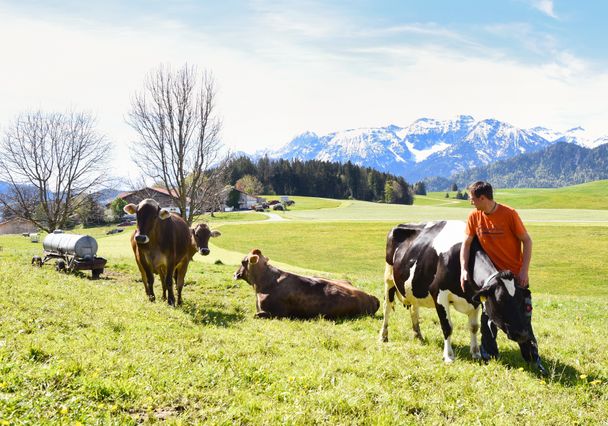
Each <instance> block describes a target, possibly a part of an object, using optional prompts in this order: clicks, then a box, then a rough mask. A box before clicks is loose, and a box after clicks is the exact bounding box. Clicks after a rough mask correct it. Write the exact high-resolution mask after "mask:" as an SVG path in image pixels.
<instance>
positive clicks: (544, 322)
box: [0, 200, 608, 425]
mask: <svg viewBox="0 0 608 426" xmlns="http://www.w3.org/2000/svg"><path fill="white" fill-rule="evenodd" d="M296 204H300V203H298V201H296ZM303 204H304V203H301V204H300V205H303ZM336 204H338V205H341V206H343V207H340V208H334V209H331V208H321V207H319V208H317V209H315V210H311V211H306V210H292V211H289V212H286V213H285V216H286V217H288V218H290V219H291V220H290V221H288V222H268V221H260V222H249V223H238V224H237V223H228V222H232V221H225V222H223V221H218V223H217V226H220V229H221V231H222V233H223V235H222V236H221V237H220V238H218V239H214V240H212V241H213V244H214V245H213V247H212V255H210V256H207V257H206V258H205V261H206V262H213V261H214V257H213V256H215V255H216V254H215V253H216V252H217V253H221V254H222V256H223V255H226V256H228V255H229V254H231V253H232V254H233V255H234V259H237V260H238V258H239V257H240V256H241V254H242V253H245V252H247V251H249V250H250V249H251V248H253V247H259V248H261V249H262V250H263V252H264V253H265V254H266V255H268V256H270V257H271V259H272V260H271V261H272V262H273V263H277V262H280V263H281V264H282V265H283V267H284V268H289V269H290V270H294V269H298V268H300V269H304V270H315V271H318V272H319V273H322V274H324V275H329V276H333V277H342V278H344V277H345V278H348V279H351V280H352V281H353V283H354V284H355V285H357V286H358V287H360V288H363V289H364V290H366V291H368V292H371V293H372V294H374V295H376V296H377V297H379V298H381V297H382V272H383V250H384V242H385V240H384V239H385V236H386V233H387V232H388V230H389V229H390V227H391V226H393V225H394V224H395V223H398V222H405V221H410V220H412V219H413V218H420V220H428V219H433V218H438V217H437V216H439V215H442V214H444V213H445V212H448V211H451V212H453V214H461V213H465V214H466V211H467V210H465V209H454V208H449V207H447V208H444V207H432V206H423V207H418V208H414V207H415V206H414V207H411V206H410V207H409V208H407V209H399V208H398V206H387V205H380V206H377V205H374V204H373V203H359V202H349V203H336ZM310 205H323V202H318V203H317V202H315V201H314V200H311V202H310ZM401 207H403V206H401ZM383 208H385V209H386V210H385V211H383V210H382V209H383ZM460 210H462V212H460ZM340 214H341V215H342V217H343V219H342V220H340ZM399 215H401V218H400V220H395V219H396V218H398V217H399ZM546 215H549V217H545V218H543V219H544V220H546V221H547V220H560V218H561V217H564V216H563V215H564V213H563V212H561V211H559V210H556V211H552V212H549V213H545V216H546ZM522 216H523V213H522ZM567 217H569V218H571V219H575V220H576V219H578V220H579V223H569V222H562V223H559V224H557V223H555V224H552V223H550V222H549V223H544V224H543V223H536V222H531V223H528V228H529V231H530V234H531V235H532V238H533V240H534V257H533V266H532V270H531V280H532V285H533V290H534V316H535V320H534V326H535V332H536V335H537V337H538V340H539V344H540V352H541V355H542V356H543V359H544V361H545V364H546V366H547V367H548V369H549V371H550V375H549V377H547V378H542V377H539V376H538V375H537V374H536V372H535V371H534V370H533V369H530V368H529V367H528V366H527V365H526V364H525V363H524V362H523V360H522V359H521V357H520V355H519V353H518V349H517V346H516V345H515V344H514V343H512V342H510V341H508V340H506V339H505V338H504V336H502V335H500V336H499V345H500V347H501V351H502V357H501V359H500V360H499V361H495V362H490V363H489V364H487V365H483V364H478V363H476V362H474V361H472V360H471V359H470V356H469V355H468V332H467V331H466V321H465V317H464V316H463V315H460V314H454V315H453V316H452V317H453V320H454V323H455V331H454V336H453V345H454V348H455V350H456V356H457V360H456V362H455V363H454V364H452V365H445V364H444V363H443V362H442V360H441V352H442V347H443V342H442V336H441V331H440V327H439V324H438V321H437V318H436V314H435V312H433V311H432V310H428V309H427V310H422V312H421V327H422V332H423V333H424V334H425V337H426V342H425V343H419V342H417V341H414V340H413V339H412V338H411V331H410V329H411V326H410V319H409V313H408V311H407V310H405V309H403V308H402V307H400V306H397V309H396V311H395V313H394V314H393V315H392V316H391V321H390V331H389V332H390V339H391V341H390V342H388V343H385V344H380V343H378V342H377V337H378V332H379V329H380V325H381V318H382V315H381V312H378V313H377V314H376V315H375V316H374V317H364V318H358V319H354V320H346V321H327V320H323V319H315V320H311V321H292V320H256V319H254V318H253V314H254V312H255V305H254V293H253V290H252V289H251V287H250V286H249V285H247V284H246V283H245V282H243V281H238V282H234V281H233V280H232V274H233V272H234V271H235V269H236V265H234V264H233V265H214V264H209V263H204V262H202V261H201V259H203V258H202V257H200V256H199V255H196V256H195V262H193V263H192V265H191V267H190V269H189V273H188V276H187V277H186V281H187V282H186V287H185V289H184V305H183V306H182V307H180V308H177V309H174V308H170V307H168V306H167V305H166V304H165V303H162V302H157V303H150V302H148V301H147V300H146V298H145V295H144V291H143V288H142V287H143V286H142V283H141V281H138V280H139V273H138V272H137V269H136V266H135V262H134V260H133V255H132V252H131V248H130V247H129V244H128V237H129V235H128V234H130V229H127V230H125V231H124V232H123V233H121V234H117V235H112V236H106V235H105V230H107V229H108V228H92V229H87V231H90V232H88V233H89V234H91V235H94V236H95V237H96V238H97V239H98V243H99V254H100V255H102V256H104V257H106V258H108V267H107V271H106V274H104V275H102V277H103V279H101V280H97V281H93V280H90V279H89V274H88V273H85V274H80V275H64V274H59V273H57V272H55V271H54V270H53V269H52V268H51V267H47V266H45V267H43V268H40V269H39V268H32V267H31V266H29V260H30V259H31V256H32V255H33V254H40V251H41V244H33V243H30V242H29V240H28V239H26V238H24V237H19V236H0V246H2V247H3V249H2V250H1V251H0V292H1V293H2V295H3V297H1V298H0V425H3V424H70V425H73V424H78V423H80V424H139V423H144V424H150V423H159V422H166V423H167V424H192V423H207V424H306V425H308V424H353V425H355V424H356V425H366V424H374V425H378V424H419V423H428V424H478V423H481V424H513V423H517V424H601V423H602V422H604V421H605V420H606V419H607V418H608V353H606V351H604V350H603V348H605V347H606V344H607V338H606V336H605V333H604V332H603V330H604V329H605V325H606V322H607V320H608V313H607V311H606V309H605V305H606V296H607V293H608V281H607V280H606V278H605V277H606V276H608V266H606V264H605V262H604V259H603V258H604V257H605V256H603V253H605V247H606V245H607V243H608V227H607V226H606V225H605V224H603V223H593V224H585V223H584V222H585V218H586V213H585V212H582V211H579V214H578V216H576V215H575V214H574V212H569V213H568V214H567ZM344 218H345V219H346V220H345V219H344ZM305 219H306V220H305ZM239 222H240V221H239ZM131 229H132V228H131ZM226 259H228V258H224V257H222V260H225V262H224V263H227V260H226ZM234 263H236V260H235V261H234ZM159 289H160V286H159V284H158V281H157V283H156V291H157V294H158V293H159Z"/></svg>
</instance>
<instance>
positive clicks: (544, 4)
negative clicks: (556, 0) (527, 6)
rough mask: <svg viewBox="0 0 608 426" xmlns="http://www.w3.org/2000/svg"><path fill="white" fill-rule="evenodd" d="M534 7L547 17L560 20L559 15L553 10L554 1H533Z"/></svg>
mask: <svg viewBox="0 0 608 426" xmlns="http://www.w3.org/2000/svg"><path fill="white" fill-rule="evenodd" d="M532 6H533V7H534V8H535V9H538V10H540V11H541V12H542V13H544V14H545V15H547V16H550V17H551V18H555V19H558V16H557V14H556V13H555V11H554V10H553V0H533V1H532Z"/></svg>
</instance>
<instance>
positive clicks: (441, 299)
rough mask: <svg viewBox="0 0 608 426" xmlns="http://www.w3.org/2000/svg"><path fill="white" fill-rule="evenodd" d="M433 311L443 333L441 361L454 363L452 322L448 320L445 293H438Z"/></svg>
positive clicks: (448, 313) (446, 294)
mask: <svg viewBox="0 0 608 426" xmlns="http://www.w3.org/2000/svg"><path fill="white" fill-rule="evenodd" d="M435 309H436V310H437V316H438V317H439V323H440V324H441V330H442V331H443V361H445V362H447V363H450V362H454V350H453V349H452V321H451V319H450V301H449V299H448V292H447V291H440V292H439V294H438V295H437V299H436V302H435Z"/></svg>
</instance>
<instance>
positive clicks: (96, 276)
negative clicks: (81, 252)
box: [91, 268, 103, 280]
mask: <svg viewBox="0 0 608 426" xmlns="http://www.w3.org/2000/svg"><path fill="white" fill-rule="evenodd" d="M91 273H92V275H93V279H94V280H96V279H99V276H100V275H101V274H103V268H98V269H93V270H91Z"/></svg>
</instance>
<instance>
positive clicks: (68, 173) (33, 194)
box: [0, 111, 110, 231]
mask: <svg viewBox="0 0 608 426" xmlns="http://www.w3.org/2000/svg"><path fill="white" fill-rule="evenodd" d="M94 124H95V121H94V119H93V118H92V117H91V116H90V115H88V114H85V113H77V112H69V113H65V114H63V113H45V112H42V111H36V112H31V113H23V114H21V115H19V116H18V117H17V118H16V119H15V121H14V122H13V123H12V125H11V126H9V128H8V129H7V131H6V132H5V135H4V138H3V139H2V142H1V143H0V179H3V180H5V181H7V182H9V184H10V187H11V188H10V189H11V190H10V192H9V194H8V195H3V196H2V197H1V198H0V203H1V204H2V205H4V206H5V207H6V208H7V209H9V210H10V211H11V212H13V213H14V214H15V215H16V216H18V217H22V218H24V219H27V220H29V221H30V222H32V223H34V224H35V225H36V226H38V227H40V228H42V229H44V230H46V231H52V230H54V229H56V228H61V227H64V225H65V223H66V221H67V220H68V218H69V216H70V215H71V214H72V213H73V212H74V210H75V208H77V207H78V203H79V201H78V200H80V199H82V198H83V197H82V196H81V195H82V194H85V193H88V192H90V191H91V190H93V189H94V188H96V187H98V186H99V185H101V184H102V183H103V181H104V180H105V179H107V173H106V167H105V166H106V155H107V152H108V150H109V148H110V144H109V142H108V141H107V140H106V138H105V137H104V136H102V135H99V134H98V133H97V132H96V130H95V125H94Z"/></svg>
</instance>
